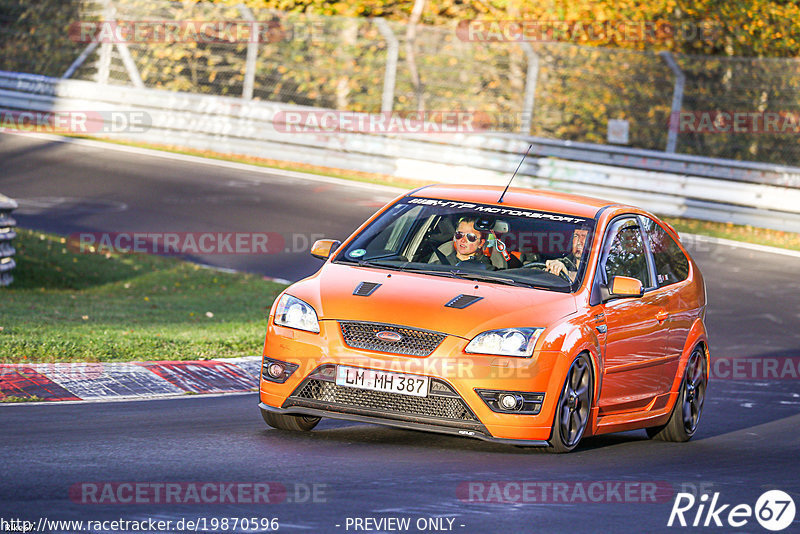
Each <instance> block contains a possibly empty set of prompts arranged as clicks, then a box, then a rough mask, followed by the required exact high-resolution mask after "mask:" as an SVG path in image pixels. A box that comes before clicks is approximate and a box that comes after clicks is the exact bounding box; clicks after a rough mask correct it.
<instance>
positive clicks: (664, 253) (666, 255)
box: [642, 217, 689, 287]
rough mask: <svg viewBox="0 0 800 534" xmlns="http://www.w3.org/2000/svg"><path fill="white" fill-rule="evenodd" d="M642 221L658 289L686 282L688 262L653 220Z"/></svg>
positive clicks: (667, 234) (645, 218)
mask: <svg viewBox="0 0 800 534" xmlns="http://www.w3.org/2000/svg"><path fill="white" fill-rule="evenodd" d="M642 220H643V221H644V234H645V236H646V239H647V241H648V244H649V245H650V250H652V251H653V260H654V262H655V264H656V277H657V280H656V281H657V282H658V287H663V286H666V285H669V284H674V283H675V282H680V281H682V280H686V277H687V276H689V260H688V258H686V255H685V254H684V253H683V251H682V250H681V249H680V247H679V246H678V244H677V243H676V242H675V240H674V239H672V236H670V235H669V233H667V231H666V230H664V228H662V227H661V226H660V225H659V224H658V223H656V222H655V221H654V220H652V219H650V218H649V217H642Z"/></svg>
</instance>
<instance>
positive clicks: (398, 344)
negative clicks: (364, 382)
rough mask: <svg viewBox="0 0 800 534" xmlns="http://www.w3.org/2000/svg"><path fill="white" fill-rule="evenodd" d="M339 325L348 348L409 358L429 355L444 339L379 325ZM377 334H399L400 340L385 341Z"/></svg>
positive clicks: (356, 323) (410, 330) (346, 322)
mask: <svg viewBox="0 0 800 534" xmlns="http://www.w3.org/2000/svg"><path fill="white" fill-rule="evenodd" d="M339 325H340V326H341V328H342V335H343V336H344V342H345V343H346V344H347V345H348V346H349V347H353V348H356V349H367V350H375V351H379V352H390V353H392V354H406V355H409V356H428V355H430V354H431V353H432V352H433V351H434V350H436V347H438V346H439V344H440V343H441V342H442V340H444V338H445V337H446V336H445V334H440V333H439V332H429V331H427V330H417V329H414V328H406V327H404V326H394V325H388V324H381V323H361V322H350V321H341V322H339ZM378 332H393V333H396V334H400V335H401V336H402V338H401V339H400V340H399V341H385V340H383V339H379V338H377V337H375V334H377V333H378Z"/></svg>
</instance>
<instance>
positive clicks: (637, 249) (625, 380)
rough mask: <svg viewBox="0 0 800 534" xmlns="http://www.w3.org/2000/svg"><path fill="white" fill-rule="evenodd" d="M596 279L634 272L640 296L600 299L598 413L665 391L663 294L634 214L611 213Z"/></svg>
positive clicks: (637, 405)
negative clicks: (641, 291)
mask: <svg viewBox="0 0 800 534" xmlns="http://www.w3.org/2000/svg"><path fill="white" fill-rule="evenodd" d="M601 250H602V253H601V257H600V264H599V265H598V269H597V272H596V280H595V283H598V284H604V285H610V283H611V280H612V278H613V277H614V276H628V277H631V278H636V279H637V280H639V281H640V282H641V283H642V287H643V288H644V289H645V292H644V294H643V296H641V297H638V298H637V297H629V298H615V299H612V300H608V301H606V302H605V303H602V304H601V307H602V313H603V315H604V317H605V329H606V332H605V347H604V357H603V370H602V373H603V381H602V389H601V395H600V398H599V401H598V405H599V408H600V413H601V415H602V414H604V413H612V412H625V411H634V410H637V409H642V408H644V407H645V406H647V405H648V404H649V403H650V402H651V401H652V400H653V399H654V398H655V397H656V396H657V395H659V394H661V393H663V390H664V381H663V377H662V374H663V369H662V368H661V365H662V364H663V358H664V354H665V349H666V344H667V331H666V329H665V328H664V321H663V318H664V315H665V314H666V310H665V308H666V304H667V298H668V297H667V296H666V295H665V294H664V293H663V292H658V291H654V289H656V287H655V283H654V280H653V276H652V264H651V259H650V258H649V257H648V252H647V248H646V246H645V242H644V236H643V234H642V230H641V225H640V223H639V219H638V217H636V216H634V215H631V216H623V217H621V218H618V219H615V220H614V221H613V222H612V223H611V225H610V226H609V229H608V230H607V232H606V235H605V239H604V242H603V248H602V249H601Z"/></svg>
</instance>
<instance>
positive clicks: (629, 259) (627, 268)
mask: <svg viewBox="0 0 800 534" xmlns="http://www.w3.org/2000/svg"><path fill="white" fill-rule="evenodd" d="M605 271H606V280H607V281H609V282H610V281H611V279H612V278H613V277H614V276H629V277H631V278H636V279H637V280H639V281H640V282H642V286H643V287H650V286H651V284H650V275H649V272H648V268H647V256H646V254H645V250H644V242H643V241H642V233H641V231H640V230H639V225H638V223H637V222H636V221H635V220H629V221H626V222H624V223H623V224H622V225H620V226H619V227H618V228H617V230H616V233H615V234H614V235H613V236H612V237H611V244H610V246H609V248H608V256H607V259H606V264H605Z"/></svg>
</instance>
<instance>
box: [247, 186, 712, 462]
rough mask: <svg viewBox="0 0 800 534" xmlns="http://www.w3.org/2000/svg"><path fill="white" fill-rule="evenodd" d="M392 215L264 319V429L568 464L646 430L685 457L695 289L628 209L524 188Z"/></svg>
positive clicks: (441, 192) (679, 253) (698, 323)
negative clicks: (361, 425) (506, 449)
mask: <svg viewBox="0 0 800 534" xmlns="http://www.w3.org/2000/svg"><path fill="white" fill-rule="evenodd" d="M502 193H503V191H502V188H495V187H484V186H428V187H424V188H421V189H417V190H415V191H412V192H410V193H408V194H406V195H402V196H401V197H399V198H397V199H395V200H394V201H393V202H391V203H390V204H388V205H387V206H386V207H384V208H382V209H381V210H380V211H379V212H378V213H376V214H375V215H374V216H373V217H372V218H371V219H369V220H368V221H367V222H365V223H364V224H363V225H362V226H361V227H360V228H358V229H357V230H356V232H355V233H354V234H353V235H352V236H350V237H349V238H348V239H347V240H346V241H345V242H344V243H339V242H338V241H333V240H321V241H318V242H317V243H315V244H314V247H313V249H312V255H314V256H316V257H319V258H323V259H325V260H326V261H325V264H324V265H323V266H322V268H321V269H320V270H319V271H318V272H317V273H316V274H314V275H313V276H311V277H309V278H306V279H305V280H302V281H300V282H297V283H296V284H294V285H291V286H290V287H288V288H287V289H286V290H285V291H284V292H283V293H282V294H281V295H280V296H279V297H278V298H277V299H276V301H275V303H274V305H273V306H272V309H271V311H270V314H269V319H268V326H267V334H266V341H265V344H264V353H263V354H264V358H263V366H262V373H261V382H260V401H261V402H260V409H261V413H262V415H263V417H264V420H265V421H266V422H267V424H268V425H270V426H272V427H275V428H279V429H284V430H295V431H307V430H311V429H312V428H314V426H315V425H316V424H317V423H318V422H319V421H320V418H322V417H331V418H336V419H347V420H353V421H362V422H367V423H377V424H384V425H392V426H398V427H404V428H410V429H417V430H428V431H434V432H443V433H448V434H455V435H460V436H466V437H473V438H479V439H484V440H489V441H494V442H501V443H508V444H515V445H522V446H541V447H546V448H548V450H550V451H554V452H567V451H570V450H572V449H574V448H575V447H576V446H577V445H578V443H579V442H580V440H581V439H582V438H583V437H586V436H590V435H597V434H604V433H608V432H619V431H627V430H633V429H646V431H647V434H648V435H649V436H650V437H652V438H657V439H662V440H667V441H687V440H689V439H690V438H691V437H692V436H693V435H694V433H695V431H696V429H697V425H698V422H699V419H700V414H701V411H702V408H703V400H704V397H705V391H706V387H707V383H708V369H709V365H708V363H709V351H708V341H707V335H706V328H705V324H704V317H705V309H706V296H705V288H704V284H703V278H702V275H701V273H700V270H699V269H698V267H697V265H696V264H695V262H694V261H693V260H692V258H691V257H690V255H689V254H688V253H687V251H686V250H685V249H684V247H683V246H682V245H681V243H680V240H679V237H678V235H677V234H676V232H675V231H674V230H673V229H672V228H671V227H670V226H669V225H667V224H665V223H664V222H662V221H660V220H659V219H657V218H656V217H655V216H653V215H652V214H650V213H647V212H646V211H643V210H641V209H638V208H635V207H632V206H626V205H621V204H615V203H611V202H606V201H602V200H597V199H592V198H586V197H579V196H575V195H567V194H561V193H553V192H546V191H534V190H527V189H515V188H511V189H509V190H508V191H507V193H505V194H504V195H503V194H502Z"/></svg>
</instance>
